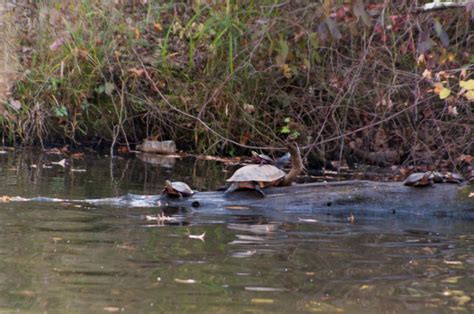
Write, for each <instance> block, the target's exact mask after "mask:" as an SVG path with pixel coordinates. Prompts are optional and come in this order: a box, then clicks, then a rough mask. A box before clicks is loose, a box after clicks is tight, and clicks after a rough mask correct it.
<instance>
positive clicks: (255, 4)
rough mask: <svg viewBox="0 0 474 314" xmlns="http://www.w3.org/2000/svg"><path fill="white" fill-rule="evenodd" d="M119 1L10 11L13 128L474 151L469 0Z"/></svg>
mask: <svg viewBox="0 0 474 314" xmlns="http://www.w3.org/2000/svg"><path fill="white" fill-rule="evenodd" d="M122 2H124V3H121V2H120V1H116V2H114V3H113V4H112V1H105V0H103V1H101V0H88V1H55V0H54V1H53V0H51V1H46V0H42V1H25V2H24V5H22V6H19V7H17V8H16V9H15V10H16V17H17V20H16V25H17V26H18V31H19V37H18V43H17V44H18V47H19V50H20V51H19V53H20V56H21V58H22V62H21V63H22V66H23V69H22V73H21V75H20V77H19V78H18V80H17V82H16V84H15V87H14V96H13V97H12V99H11V100H10V101H9V102H8V103H5V104H4V105H3V106H4V108H5V110H7V111H8V112H9V114H10V116H11V117H14V118H9V119H6V118H3V119H2V120H1V123H2V125H3V137H4V138H5V139H7V140H9V141H10V143H13V142H18V141H22V142H27V143H40V144H42V145H43V144H45V143H53V142H58V141H63V142H68V143H81V142H87V141H96V142H97V141H102V142H105V143H108V144H109V145H118V144H119V145H133V144H136V143H138V142H140V141H142V140H143V139H144V138H146V137H148V138H157V139H173V140H175V141H176V142H177V145H178V147H180V148H181V149H184V150H188V151H195V152H204V153H220V154H236V153H241V152H244V150H245V149H248V148H255V147H261V148H264V147H266V148H269V147H281V146H282V145H281V139H283V138H285V137H286V136H287V135H288V134H289V133H293V135H299V139H300V144H301V146H302V147H303V153H304V155H305V157H306V158H307V159H308V160H309V161H310V163H312V164H313V165H322V164H323V163H324V161H325V160H337V159H339V160H347V161H349V162H351V161H352V162H355V161H360V160H364V161H366V162H370V163H378V164H392V163H405V164H419V163H428V164H433V163H439V162H445V161H448V162H449V163H451V164H456V160H457V158H458V157H459V156H461V155H462V154H473V146H472V142H473V141H472V137H473V128H474V118H473V112H472V99H470V98H469V97H470V96H469V97H468V93H469V91H470V90H469V89H466V88H463V87H462V86H461V85H463V84H467V83H466V82H469V79H473V76H474V71H473V70H474V66H473V61H474V60H473V59H474V57H473V54H472V44H473V43H472V41H473V36H472V29H470V27H472V26H471V25H470V23H472V21H470V12H466V10H465V8H454V9H443V10H435V11H426V12H425V11H420V10H417V9H418V8H417V7H415V6H414V4H413V1H402V0H398V1H388V2H386V4H385V5H384V4H375V3H371V4H364V3H365V2H363V1H359V0H356V1H352V2H351V3H349V2H348V1H345V2H344V1H324V3H323V4H321V3H318V2H315V1H309V0H308V1H287V2H281V1H264V0H262V1H255V0H240V1H238V0H226V1H211V0H208V1H205V0H201V1H136V0H135V1H122ZM463 82H464V83H463ZM463 86H464V85H463ZM446 90H448V91H449V95H447V96H446V93H448V92H447V91H446ZM445 96H446V97H445ZM18 102H19V104H21V106H12V103H13V104H18Z"/></svg>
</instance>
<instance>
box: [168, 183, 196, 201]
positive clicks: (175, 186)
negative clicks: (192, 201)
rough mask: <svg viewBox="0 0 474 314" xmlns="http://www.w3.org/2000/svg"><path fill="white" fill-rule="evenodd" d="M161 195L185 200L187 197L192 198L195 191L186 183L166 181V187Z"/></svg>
mask: <svg viewBox="0 0 474 314" xmlns="http://www.w3.org/2000/svg"><path fill="white" fill-rule="evenodd" d="M161 194H167V195H168V196H172V197H179V198H183V197H186V196H191V195H193V194H194V191H193V190H192V189H191V188H190V187H189V185H187V184H186V183H184V182H180V181H173V182H172V181H170V180H166V181H165V187H164V189H163V191H162V192H161Z"/></svg>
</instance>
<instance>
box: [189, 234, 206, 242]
mask: <svg viewBox="0 0 474 314" xmlns="http://www.w3.org/2000/svg"><path fill="white" fill-rule="evenodd" d="M205 236H206V233H205V232H204V233H202V234H199V235H194V234H190V235H188V237H189V238H190V239H198V240H201V241H202V242H204V237H205Z"/></svg>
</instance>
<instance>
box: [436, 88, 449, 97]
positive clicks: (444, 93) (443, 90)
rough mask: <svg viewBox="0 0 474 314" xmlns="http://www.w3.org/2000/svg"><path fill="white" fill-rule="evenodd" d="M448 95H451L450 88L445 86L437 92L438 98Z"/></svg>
mask: <svg viewBox="0 0 474 314" xmlns="http://www.w3.org/2000/svg"><path fill="white" fill-rule="evenodd" d="M449 95H451V90H450V89H449V88H446V87H445V88H443V89H442V90H441V91H440V92H439V99H446V98H448V97H449Z"/></svg>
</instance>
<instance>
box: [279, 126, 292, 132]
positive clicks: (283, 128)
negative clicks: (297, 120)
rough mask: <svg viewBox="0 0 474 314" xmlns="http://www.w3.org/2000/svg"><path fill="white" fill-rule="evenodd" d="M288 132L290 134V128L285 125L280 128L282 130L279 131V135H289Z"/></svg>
mask: <svg viewBox="0 0 474 314" xmlns="http://www.w3.org/2000/svg"><path fill="white" fill-rule="evenodd" d="M290 132H291V131H290V128H289V127H288V126H287V125H285V126H284V127H282V128H281V131H280V133H281V134H290Z"/></svg>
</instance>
